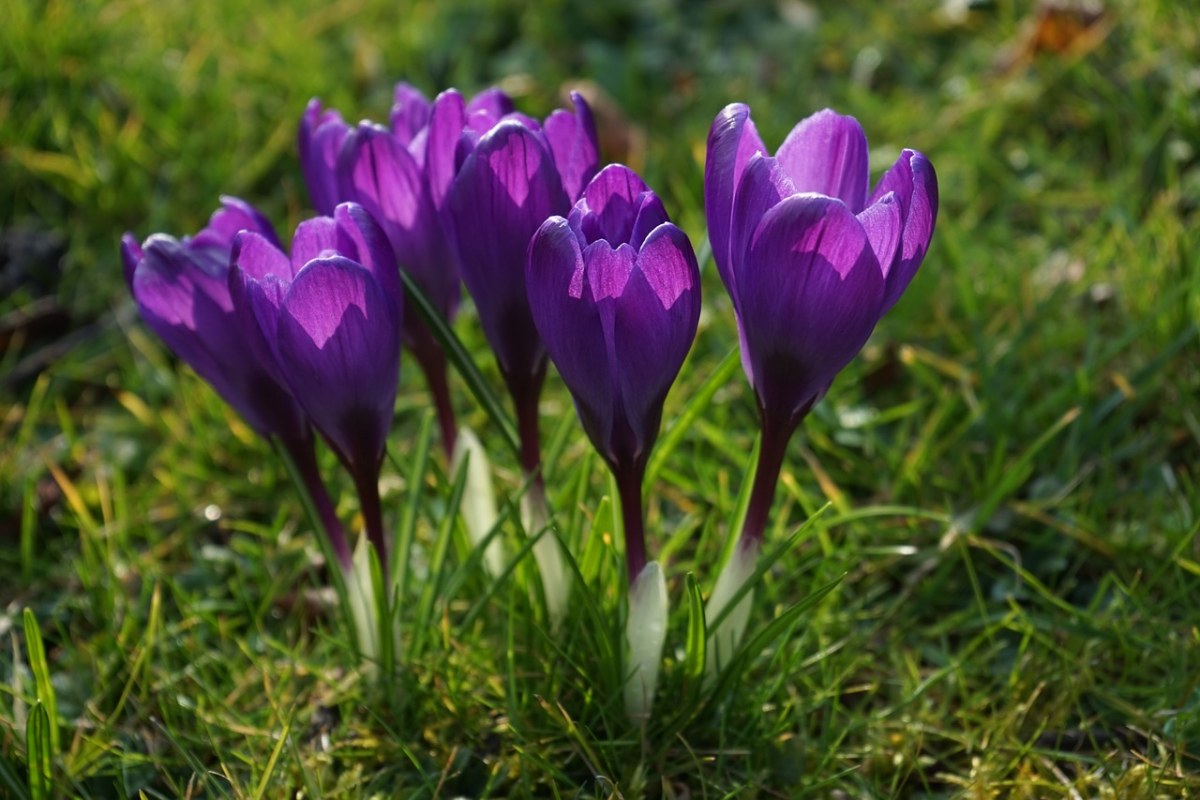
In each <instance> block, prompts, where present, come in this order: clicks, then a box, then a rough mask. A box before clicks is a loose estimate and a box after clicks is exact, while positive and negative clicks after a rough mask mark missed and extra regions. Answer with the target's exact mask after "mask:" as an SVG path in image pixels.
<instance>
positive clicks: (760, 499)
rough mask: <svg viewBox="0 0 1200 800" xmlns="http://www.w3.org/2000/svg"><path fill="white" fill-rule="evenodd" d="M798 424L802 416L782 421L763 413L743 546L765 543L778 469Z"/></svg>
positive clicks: (740, 543) (742, 540) (781, 466)
mask: <svg viewBox="0 0 1200 800" xmlns="http://www.w3.org/2000/svg"><path fill="white" fill-rule="evenodd" d="M799 423H800V419H799V418H795V421H792V420H787V421H786V422H784V423H783V424H780V423H778V422H777V421H775V420H774V419H773V418H772V417H771V416H769V415H767V414H763V415H762V443H761V444H760V446H759V449H758V467H757V468H756V469H755V470H754V486H753V487H751V489H750V504H749V506H748V507H747V509H746V521H745V523H744V524H743V525H742V538H741V540H740V542H739V545H740V546H741V547H749V546H750V545H754V546H756V547H757V546H758V545H761V544H762V540H763V534H764V533H765V532H766V529H767V518H768V517H769V516H770V513H771V503H772V501H774V499H775V487H776V485H778V483H779V471H780V470H781V469H783V458H784V456H785V455H786V454H787V447H788V442H789V441H791V438H792V433H793V432H795V430H796V426H797V425H798V424H799Z"/></svg>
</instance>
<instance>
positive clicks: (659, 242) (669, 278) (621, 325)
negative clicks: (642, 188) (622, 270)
mask: <svg viewBox="0 0 1200 800" xmlns="http://www.w3.org/2000/svg"><path fill="white" fill-rule="evenodd" d="M699 319H700V269H699V267H698V266H697V264H696V256H695V253H694V252H693V251H692V245H691V242H690V241H688V238H687V235H686V234H684V232H683V231H681V230H680V229H679V228H677V227H675V226H674V225H671V224H669V223H667V224H664V225H660V226H659V227H658V228H656V229H655V230H654V231H653V232H652V233H651V234H650V236H649V237H648V238H647V239H646V243H645V245H643V247H642V249H641V252H639V253H638V255H637V268H636V269H635V270H634V271H633V273H632V274H631V275H630V276H629V278H628V280H627V281H626V282H625V286H624V289H623V291H622V294H621V296H620V298H619V299H617V300H616V302H615V314H614V318H613V333H612V337H613V354H614V356H615V360H614V362H613V365H612V369H613V370H614V371H615V372H616V377H617V388H618V391H619V395H620V401H621V402H620V404H621V407H622V409H623V411H624V417H625V421H626V422H625V426H626V427H627V428H628V430H629V431H631V432H632V434H633V437H632V441H631V444H630V446H629V447H628V449H627V452H625V453H623V454H619V455H621V457H622V458H623V459H624V460H626V461H627V462H641V463H644V460H645V459H646V458H647V457H648V456H649V454H650V450H651V448H652V447H653V446H654V441H655V440H656V439H657V438H658V429H659V424H660V422H661V421H662V407H663V401H664V400H665V399H666V396H667V392H668V391H669V390H670V388H671V384H672V383H674V382H675V377H676V376H677V375H678V374H679V369H680V367H681V366H683V361H684V359H685V358H686V357H687V353H688V350H689V349H691V346H692V340H693V339H694V338H695V336H696V325H697V323H698V322H699ZM618 444H619V441H615V442H614V445H618Z"/></svg>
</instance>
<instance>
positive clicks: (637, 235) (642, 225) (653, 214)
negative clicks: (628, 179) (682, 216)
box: [629, 191, 691, 248]
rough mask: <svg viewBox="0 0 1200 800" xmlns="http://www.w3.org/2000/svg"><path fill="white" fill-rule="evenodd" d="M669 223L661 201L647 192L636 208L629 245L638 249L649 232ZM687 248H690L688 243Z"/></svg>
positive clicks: (652, 193) (653, 194)
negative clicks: (635, 217)
mask: <svg viewBox="0 0 1200 800" xmlns="http://www.w3.org/2000/svg"><path fill="white" fill-rule="evenodd" d="M669 221H670V217H668V216H667V209H666V208H665V207H664V206H663V204H662V200H659V199H658V195H656V194H655V193H654V192H650V191H647V192H646V193H645V194H644V195H642V202H641V205H639V206H638V211H637V219H635V220H634V221H633V230H632V231H630V232H629V243H630V244H631V245H633V246H634V247H639V248H640V247H641V246H642V244H643V243H644V242H645V241H646V237H647V236H649V235H650V233H651V231H653V230H654V229H655V228H657V227H658V226H659V225H662V224H663V223H664V222H669ZM688 246H689V247H690V246H691V243H690V242H689V243H688Z"/></svg>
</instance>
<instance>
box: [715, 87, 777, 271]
mask: <svg viewBox="0 0 1200 800" xmlns="http://www.w3.org/2000/svg"><path fill="white" fill-rule="evenodd" d="M755 153H762V154H763V155H766V154H767V148H766V146H765V145H764V144H763V143H762V139H760V138H759V136H758V131H757V130H756V129H755V127H754V121H753V120H752V119H750V109H749V107H747V106H745V105H743V104H742V103H731V104H730V105H728V106H725V108H723V109H721V112H720V113H719V114H717V116H716V119H714V120H713V124H712V127H711V128H710V129H709V132H708V155H707V157H706V158H705V161H704V213H705V216H706V217H707V220H708V240H709V242H710V243H711V244H712V252H713V260H714V261H716V262H717V270H718V271H719V272H720V273H721V280H722V281H724V282H725V286H726V287H732V286H733V280H732V273H733V266H732V261H731V258H730V247H731V243H730V230H731V227H732V224H733V222H732V221H733V204H734V197H735V195H736V194H737V188H738V184H739V183H740V182H741V180H742V173H743V172H745V170H746V165H747V163H749V161H750V157H751V156H752V155H754V154H755ZM731 291H732V289H731Z"/></svg>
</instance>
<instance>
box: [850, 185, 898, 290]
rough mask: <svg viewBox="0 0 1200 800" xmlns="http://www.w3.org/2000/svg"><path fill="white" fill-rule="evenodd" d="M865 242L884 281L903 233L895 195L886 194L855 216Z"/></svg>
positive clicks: (893, 261)
mask: <svg viewBox="0 0 1200 800" xmlns="http://www.w3.org/2000/svg"><path fill="white" fill-rule="evenodd" d="M857 217H858V221H859V223H861V224H862V226H863V231H865V232H866V234H867V241H869V242H870V243H871V249H872V250H873V251H874V252H875V260H876V261H878V262H879V268H880V270H881V271H882V272H883V277H884V279H885V280H886V279H887V277H888V273H889V272H890V271H891V269H892V265H893V264H894V263H895V261H896V255H897V253H898V252H899V247H900V234H901V233H902V232H903V225H904V223H903V221H902V220H901V219H900V203H899V201H897V200H896V195H895V194H893V193H892V192H888V193H887V194H886V195H884V196H883V198H882V199H880V200H879V201H878V202H876V203H874V204H872V205H869V206H867V207H866V208H865V209H863V211H862V212H860V213H859V214H857Z"/></svg>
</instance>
